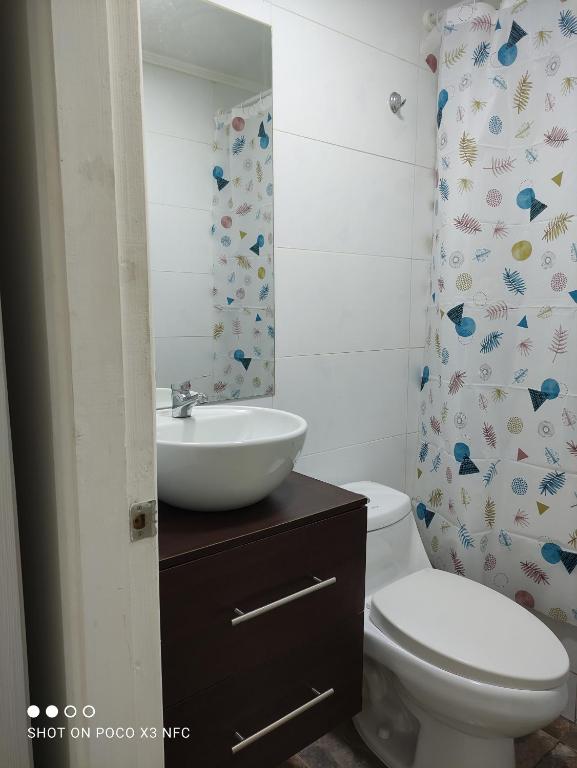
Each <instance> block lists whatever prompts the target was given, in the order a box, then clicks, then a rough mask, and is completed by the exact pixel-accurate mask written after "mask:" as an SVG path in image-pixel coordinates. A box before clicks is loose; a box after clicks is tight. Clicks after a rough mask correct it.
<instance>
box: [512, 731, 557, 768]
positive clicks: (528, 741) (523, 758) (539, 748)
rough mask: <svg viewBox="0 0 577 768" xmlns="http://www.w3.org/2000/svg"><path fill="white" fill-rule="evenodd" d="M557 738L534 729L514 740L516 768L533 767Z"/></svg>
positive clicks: (548, 750)
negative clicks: (527, 734)
mask: <svg viewBox="0 0 577 768" xmlns="http://www.w3.org/2000/svg"><path fill="white" fill-rule="evenodd" d="M556 743H557V739H556V738H555V737H554V736H551V735H550V734H549V733H545V731H535V733H530V734H529V736H524V737H523V738H522V739H517V741H516V742H515V757H516V763H517V768H535V766H536V765H537V764H538V763H539V760H541V758H542V757H543V756H544V755H546V754H547V753H548V752H550V751H551V750H552V749H553V747H554V746H555V745H556Z"/></svg>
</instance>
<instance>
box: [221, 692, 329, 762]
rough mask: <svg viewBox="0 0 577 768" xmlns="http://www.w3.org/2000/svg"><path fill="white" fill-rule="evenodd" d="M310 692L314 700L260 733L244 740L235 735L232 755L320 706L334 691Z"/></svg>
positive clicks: (262, 729) (237, 734) (238, 734)
mask: <svg viewBox="0 0 577 768" xmlns="http://www.w3.org/2000/svg"><path fill="white" fill-rule="evenodd" d="M312 691H313V693H314V694H315V697H314V699H310V700H309V701H307V702H305V703H304V704H302V705H301V706H300V707H297V709H293V711H292V712H289V713H288V714H286V715H284V716H283V717H281V718H279V719H278V720H275V721H274V723H271V724H270V725H267V726H265V727H264V728H261V730H260V731H257V732H256V733H253V734H252V735H251V736H247V737H246V739H245V738H243V737H242V736H241V735H240V733H236V734H235V735H236V737H237V738H239V739H240V741H239V743H238V744H235V745H234V746H233V747H232V754H233V755H235V754H236V753H237V752H240V750H241V749H245V748H246V747H249V746H250V745H251V744H254V742H255V741H258V740H259V739H262V737H263V736H266V735H267V733H270V732H271V731H274V730H276V729H277V728H280V726H281V725H284V724H285V723H288V722H289V720H293V718H295V717H298V716H299V715H302V713H303V712H306V711H307V709H311V708H312V707H315V706H316V705H317V704H320V703H321V701H324V700H325V699H328V698H329V696H332V695H333V694H334V692H335V689H334V688H328V689H327V690H326V691H323V692H322V693H319V691H317V690H316V688H313V689H312Z"/></svg>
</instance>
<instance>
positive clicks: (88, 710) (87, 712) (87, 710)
mask: <svg viewBox="0 0 577 768" xmlns="http://www.w3.org/2000/svg"><path fill="white" fill-rule="evenodd" d="M82 714H83V715H84V717H94V715H95V714H96V710H95V709H94V707H93V706H92V704H87V705H86V706H85V707H82Z"/></svg>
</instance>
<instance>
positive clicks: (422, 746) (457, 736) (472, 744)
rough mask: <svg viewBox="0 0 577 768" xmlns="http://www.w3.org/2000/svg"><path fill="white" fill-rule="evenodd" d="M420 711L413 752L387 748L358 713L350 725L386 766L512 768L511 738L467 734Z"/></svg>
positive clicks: (407, 767)
mask: <svg viewBox="0 0 577 768" xmlns="http://www.w3.org/2000/svg"><path fill="white" fill-rule="evenodd" d="M424 714H425V716H424V717H423V719H422V720H421V721H420V727H419V731H418V735H417V737H416V744H415V747H416V749H415V750H414V752H413V750H411V749H410V748H409V749H408V750H401V751H400V750H399V749H398V745H396V747H393V749H392V750H391V751H389V749H388V746H389V745H388V744H387V741H388V740H382V739H381V738H380V737H379V736H378V734H377V733H376V732H375V731H374V730H373V729H370V728H367V725H368V723H367V722H366V720H365V719H364V718H363V715H362V713H361V714H360V715H357V717H355V719H354V724H355V727H356V729H357V731H358V733H359V735H360V737H361V738H362V740H363V741H364V742H365V744H366V745H367V746H368V747H369V749H370V750H371V752H373V753H374V754H375V755H376V756H377V757H378V758H379V759H380V760H382V761H383V763H384V764H385V765H386V766H387V768H488V766H490V767H491V768H515V749H514V742H513V739H506V738H494V739H490V738H489V739H483V738H480V737H478V736H471V735H469V734H467V733H461V732H460V731H456V730H455V729H454V728H450V727H449V726H446V725H444V724H443V723H440V722H439V721H438V720H435V719H434V718H432V717H430V716H429V715H427V714H426V713H424ZM391 746H392V745H391ZM403 753H404V754H403ZM411 753H412V757H411Z"/></svg>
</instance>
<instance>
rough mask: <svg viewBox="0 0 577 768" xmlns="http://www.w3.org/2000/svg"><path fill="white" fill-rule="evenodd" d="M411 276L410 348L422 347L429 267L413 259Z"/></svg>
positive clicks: (424, 331) (425, 325)
mask: <svg viewBox="0 0 577 768" xmlns="http://www.w3.org/2000/svg"><path fill="white" fill-rule="evenodd" d="M411 266H412V274H411V334H410V344H411V347H423V346H424V345H425V334H426V328H427V313H426V309H427V307H428V305H429V300H430V274H431V265H430V263H429V262H428V261H421V260H419V259H414V260H413V262H412V265H411Z"/></svg>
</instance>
